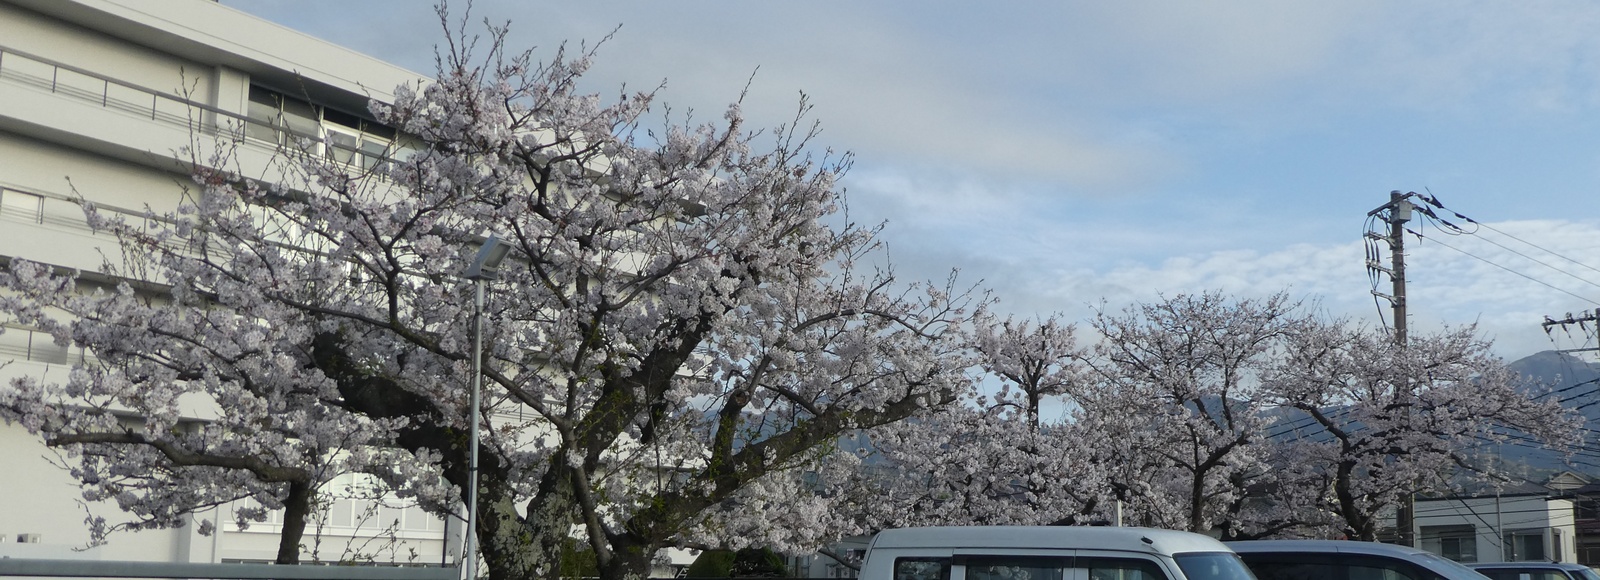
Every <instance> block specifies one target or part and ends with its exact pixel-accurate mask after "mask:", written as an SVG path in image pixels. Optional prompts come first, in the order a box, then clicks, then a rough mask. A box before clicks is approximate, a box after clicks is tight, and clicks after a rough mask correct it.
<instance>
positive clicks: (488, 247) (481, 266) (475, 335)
mask: <svg viewBox="0 0 1600 580" xmlns="http://www.w3.org/2000/svg"><path fill="white" fill-rule="evenodd" d="M486 237H487V239H485V240H484V242H483V246H482V247H480V248H478V255H477V256H476V257H474V258H473V260H472V265H470V266H468V267H467V272H466V275H465V277H466V279H468V280H471V281H472V293H473V298H472V397H471V402H470V406H471V407H472V422H471V428H470V429H471V431H470V435H469V440H470V441H471V443H470V444H471V446H472V449H471V451H470V452H469V453H470V455H469V459H468V462H467V465H468V467H467V469H468V474H467V482H468V483H467V525H466V529H465V530H463V531H462V534H463V538H464V540H463V544H464V545H463V546H462V551H463V552H464V555H463V556H462V560H463V562H462V564H461V568H462V570H463V571H464V572H465V574H464V576H465V579H464V580H474V579H475V578H477V573H478V550H477V548H478V544H477V542H476V541H475V540H476V539H477V537H478V423H479V422H480V421H481V419H480V418H479V413H480V411H479V407H480V406H481V405H479V402H478V401H479V393H480V392H481V391H482V389H483V283H484V281H486V280H493V279H494V278H495V274H496V270H497V269H498V268H499V267H500V261H501V260H504V259H505V257H506V254H507V253H509V252H510V251H511V246H508V245H505V244H504V243H502V242H501V241H500V236H498V235H495V234H493V233H490V234H489V235H488V236H486Z"/></svg>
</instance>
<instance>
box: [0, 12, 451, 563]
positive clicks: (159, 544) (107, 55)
mask: <svg viewBox="0 0 1600 580" xmlns="http://www.w3.org/2000/svg"><path fill="white" fill-rule="evenodd" d="M423 78H424V77H423V75H420V74H418V73H414V72H411V71H407V70H403V69H401V68H398V67H395V66H393V65H390V64H387V63H384V62H382V61H379V60H376V59H373V58H370V57H367V56H364V55H361V54H357V53H355V52H352V51H350V50H347V49H345V48H342V47H339V46H336V45H333V44H329V43H327V42H324V41H321V40H318V39H315V38H312V37H309V36H306V35H304V34H301V33H298V32H295V31H292V30H289V29H286V28H283V27H281V26H278V25H276V24H273V23H270V22H267V21H264V20H261V19H259V18H256V17H253V16H250V15H247V14H244V13H242V12H239V11H237V10H234V9H231V8H228V7H226V6H223V5H220V4H218V3H216V2H211V1H208V0H160V1H149V0H0V260H9V259H10V258H13V257H23V258H26V259H28V260H32V261H36V262H42V263H48V264H53V265H56V266H62V267H68V268H76V269H80V270H82V271H83V272H85V273H86V274H87V275H89V276H91V277H92V276H93V275H94V273H95V271H96V270H98V269H99V267H100V264H101V263H102V260H104V259H106V258H107V257H110V258H112V259H114V258H115V253H114V252H115V246H116V245H115V242H114V240H111V239H109V238H103V237H97V236H96V235H94V234H92V233H91V232H90V230H89V229H88V227H87V226H86V225H85V223H84V219H83V216H82V212H81V211H80V210H79V209H78V207H77V206H76V205H74V204H73V203H72V202H70V201H69V200H70V199H71V198H73V197H74V196H82V197H83V198H85V199H89V200H92V201H94V202H96V204H97V205H99V206H100V207H102V208H106V209H112V210H122V211H126V212H128V213H130V214H133V215H140V214H142V213H143V210H144V208H146V207H150V208H154V209H155V210H157V211H166V210H170V209H172V208H174V207H175V206H176V205H177V203H178V200H179V196H180V192H181V191H182V189H181V186H182V184H184V183H185V182H187V181H188V175H187V167H188V161H189V160H190V159H191V157H190V156H189V155H188V154H186V153H181V151H182V150H183V149H184V148H186V147H189V146H191V145H192V146H195V148H196V149H197V150H199V151H202V152H206V151H210V150H211V149H210V148H211V147H212V145H213V144H214V143H215V142H217V141H218V140H224V141H231V140H234V139H236V138H237V137H238V136H239V135H243V139H242V141H241V145H240V147H239V149H238V151H237V154H236V157H237V159H236V160H237V162H238V163H240V166H241V167H242V168H243V169H244V170H245V171H246V173H249V172H251V171H257V172H265V171H270V169H268V167H269V165H268V161H269V160H270V159H271V158H272V157H273V154H274V151H275V148H276V147H278V146H279V144H280V143H283V142H285V140H289V137H288V135H290V134H293V135H295V136H298V137H300V138H306V139H310V142H312V143H314V145H313V146H314V147H317V148H318V151H322V152H325V153H327V154H329V155H334V156H336V157H337V158H339V159H342V160H346V161H348V162H350V163H369V162H371V159H370V156H373V155H376V154H383V153H384V152H386V151H392V149H391V148H392V147H394V146H395V145H394V144H395V139H396V135H395V133H394V132H393V131H392V130H390V129H388V128H386V127H383V126H381V125H378V124H377V123H375V122H373V121H372V118H371V115H370V114H369V113H368V112H367V103H368V99H369V98H376V99H379V100H386V99H388V98H389V97H390V95H391V91H392V90H393V89H394V88H395V87H396V86H398V85H400V84H403V83H417V82H420V80H421V79H423ZM252 122H253V123H252ZM274 122H275V123H277V124H278V125H279V126H280V128H279V129H274V128H273V127H271V126H269V125H268V124H264V123H274ZM283 128H286V129H287V131H285V130H283ZM291 141H292V140H291ZM102 252H104V254H102ZM91 355H92V353H91ZM81 356H85V353H80V352H71V351H69V350H67V349H63V348H60V347H57V346H55V345H54V344H52V343H51V341H50V340H49V338H48V337H45V336H40V335H38V334H36V333H33V332H30V331H29V329H27V328H21V327H10V328H6V332H5V333H4V334H3V335H0V388H7V387H5V386H4V385H6V384H8V383H9V381H10V379H11V378H12V377H15V376H19V375H32V376H40V377H45V378H47V379H49V378H60V377H61V376H62V374H63V373H64V371H65V369H66V367H65V366H64V364H66V363H68V362H70V361H71V360H73V358H74V357H81ZM0 457H4V458H5V459H6V469H5V470H3V471H0V557H22V558H83V559H105V560H144V561H167V562H233V561H270V560H271V559H272V557H273V555H274V554H275V551H276V542H277V535H276V532H277V526H275V525H273V524H272V523H271V522H269V523H267V524H265V525H259V524H258V525H255V526H251V527H250V528H249V530H248V531H242V530H240V529H239V528H238V527H237V526H234V525H232V524H231V523H224V524H223V525H222V526H221V529H222V532H221V533H219V534H215V535H213V536H211V537H202V536H200V535H199V534H197V533H196V532H195V530H194V527H193V526H190V527H187V528H185V529H178V530H170V531H150V532H141V533H137V534H121V535H118V536H116V537H114V538H113V540H112V542H111V543H110V544H109V545H106V546H103V547H99V548H95V549H92V550H87V551H77V549H78V548H81V547H83V546H85V545H86V543H87V542H88V540H89V535H88V532H87V529H86V527H85V526H84V524H83V523H82V521H83V519H84V515H85V506H82V505H80V502H79V500H78V498H79V497H80V495H79V491H78V488H77V485H76V482H75V481H74V480H73V479H72V478H71V477H70V476H69V475H68V474H67V473H66V472H64V471H62V470H61V469H59V468H58V467H56V466H55V465H52V464H51V462H50V458H51V457H53V452H52V451H50V450H48V449H47V448H45V447H44V446H43V445H42V443H41V442H40V441H38V440H37V439H36V438H34V437H32V436H29V435H28V434H27V433H26V432H25V431H24V430H23V429H21V428H20V427H18V426H15V425H0ZM342 483H355V482H354V481H353V480H352V481H351V482H342ZM87 509H90V510H92V511H94V512H95V513H99V514H102V515H105V516H106V517H107V518H108V519H112V520H113V521H116V520H115V518H117V517H119V516H120V515H121V514H120V512H118V511H117V510H116V508H115V506H107V505H95V506H87ZM202 515H203V516H206V517H215V516H216V515H217V514H214V513H213V514H202ZM313 526H314V527H313V529H310V530H308V532H307V534H308V537H307V540H306V541H307V544H308V548H311V549H309V550H308V551H307V552H306V553H305V556H304V558H305V559H306V560H308V561H309V560H312V559H318V560H323V561H330V560H342V559H348V558H350V557H351V556H352V555H353V554H361V555H363V556H365V557H370V558H373V559H374V561H376V562H380V563H388V562H393V563H407V562H415V563H432V564H438V563H440V562H442V561H444V560H447V559H449V558H450V556H449V554H451V553H454V552H455V551H456V550H455V549H454V547H455V546H456V540H455V537H456V535H457V534H459V526H460V523H459V522H452V523H447V522H444V521H442V520H440V519H439V518H436V517H433V516H430V515H428V514H426V513H424V512H422V511H421V510H420V509H417V508H415V507H407V506H404V505H383V503H381V502H373V501H368V500H362V499H343V500H339V501H336V502H335V503H334V505H333V506H332V507H331V509H330V510H329V512H328V515H327V519H326V520H325V521H323V522H322V523H321V526H320V529H319V527H318V526H317V525H316V524H313ZM312 534H316V537H312ZM313 551H314V552H315V553H313Z"/></svg>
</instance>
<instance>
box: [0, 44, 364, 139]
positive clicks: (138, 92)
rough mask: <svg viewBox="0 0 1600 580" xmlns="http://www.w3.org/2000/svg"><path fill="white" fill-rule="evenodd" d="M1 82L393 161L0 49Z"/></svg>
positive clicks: (201, 128)
mask: <svg viewBox="0 0 1600 580" xmlns="http://www.w3.org/2000/svg"><path fill="white" fill-rule="evenodd" d="M0 82H9V83H13V84H18V85H23V86H30V87H33V88H35V89H38V90H41V91H48V92H50V93H52V94H55V95H60V96H63V97H67V98H71V99H74V100H78V101H80V102H84V103H90V104H97V105H99V106H100V107H103V108H105V109H108V110H115V111H120V112H123V113H127V114H129V115H133V116H138V117H142V118H148V119H150V120H152V121H158V122H165V123H172V124H177V125H184V126H188V127H190V128H191V129H192V130H195V131H198V132H200V133H202V134H205V135H209V136H223V137H231V138H237V137H242V136H243V137H250V138H251V139H252V140H256V141H259V142H262V143H266V144H268V145H271V146H282V145H285V144H295V145H297V146H298V149H300V150H301V151H316V152H320V153H322V154H325V155H327V156H328V158H330V159H336V160H339V161H341V162H344V163H348V164H352V165H361V166H364V167H365V168H367V169H372V168H374V167H376V166H377V165H378V164H379V163H388V162H393V161H395V159H394V158H393V157H392V156H390V155H388V153H389V152H388V151H386V152H385V153H381V154H380V153H377V152H375V151H373V150H372V149H371V147H370V146H367V147H364V146H363V145H362V143H360V142H359V140H352V139H350V137H349V136H348V135H345V134H340V133H336V132H332V131H329V132H328V135H322V134H317V133H313V132H308V131H305V130H303V129H297V128H294V127H290V126H289V125H288V123H285V122H282V120H281V119H257V118H253V117H250V116H248V115H244V114H240V113H237V112H233V111H228V110H224V109H221V108H218V107H216V106H213V105H210V104H207V103H203V102H199V101H195V100H192V99H189V98H187V97H185V96H183V95H178V94H173V93H169V92H166V91H160V90H156V89H152V88H149V87H144V86H140V85H137V84H134V83H130V82H127V81H122V80H118V79H114V78H111V77H109V76H106V75H102V74H99V73H96V72H92V71H89V70H85V69H82V68H78V67H75V66H72V65H69V64H65V63H62V62H57V61H54V60H51V59H48V58H45V57H41V56H38V55H34V54H30V53H27V52H23V51H20V50H16V49H13V48H10V47H7V46H4V45H0Z"/></svg>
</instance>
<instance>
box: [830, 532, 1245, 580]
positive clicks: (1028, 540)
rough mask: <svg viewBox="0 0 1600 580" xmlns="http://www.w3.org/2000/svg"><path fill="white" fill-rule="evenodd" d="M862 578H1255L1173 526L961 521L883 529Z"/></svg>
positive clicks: (1209, 542)
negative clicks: (975, 523)
mask: <svg viewBox="0 0 1600 580" xmlns="http://www.w3.org/2000/svg"><path fill="white" fill-rule="evenodd" d="M861 578H862V580H950V579H951V578H965V579H966V580H1255V577H1253V576H1251V575H1250V570H1249V569H1247V568H1245V566H1244V564H1243V563H1242V562H1240V561H1239V558H1238V556H1235V555H1234V554H1233V552H1231V551H1229V550H1228V547H1227V546H1224V545H1223V544H1222V542H1218V541H1216V540H1214V539H1212V538H1210V537H1207V536H1203V535H1200V534H1191V533H1188V532H1176V531H1172V530H1154V529H1148V528H1113V527H1062V526H958V527H928V528H901V529H893V530H884V531H882V532H879V533H878V535H877V536H875V537H874V538H873V539H872V543H870V544H868V546H867V555H866V561H865V562H863V563H862V566H861Z"/></svg>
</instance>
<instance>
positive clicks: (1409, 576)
mask: <svg viewBox="0 0 1600 580" xmlns="http://www.w3.org/2000/svg"><path fill="white" fill-rule="evenodd" d="M1348 561H1349V563H1350V568H1349V570H1350V580H1434V578H1433V574H1424V573H1421V571H1420V570H1418V569H1417V567H1416V566H1414V565H1412V564H1411V563H1409V562H1405V561H1402V560H1396V559H1393V558H1380V557H1371V556H1367V557H1352V558H1350V559H1349V560H1348Z"/></svg>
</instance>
